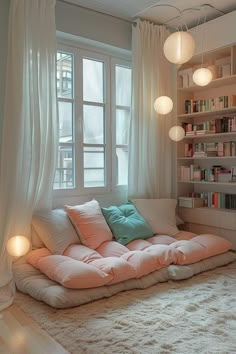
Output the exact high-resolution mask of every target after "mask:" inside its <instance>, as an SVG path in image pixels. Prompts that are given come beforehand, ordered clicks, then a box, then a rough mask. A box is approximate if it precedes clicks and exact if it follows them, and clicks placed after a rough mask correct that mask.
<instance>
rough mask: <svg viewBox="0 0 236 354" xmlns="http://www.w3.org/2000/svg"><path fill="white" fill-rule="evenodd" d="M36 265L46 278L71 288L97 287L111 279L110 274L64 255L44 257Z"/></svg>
mask: <svg viewBox="0 0 236 354" xmlns="http://www.w3.org/2000/svg"><path fill="white" fill-rule="evenodd" d="M94 262H95V261H94ZM38 265H39V269H40V270H41V272H43V273H44V274H46V275H47V276H48V278H50V279H52V280H54V281H56V282H58V283H60V284H61V285H63V286H64V287H66V288H71V289H85V288H86V289H88V288H94V287H99V286H102V285H105V284H107V283H109V282H110V281H111V280H112V279H113V276H112V275H111V274H107V273H105V272H103V271H101V270H99V269H98V268H96V267H93V266H91V265H89V264H86V263H83V262H80V261H75V260H74V259H71V258H69V257H66V256H57V255H52V256H48V257H44V258H42V259H41V260H40V261H39V262H38Z"/></svg>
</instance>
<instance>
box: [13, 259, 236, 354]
mask: <svg viewBox="0 0 236 354" xmlns="http://www.w3.org/2000/svg"><path fill="white" fill-rule="evenodd" d="M15 303H16V304H17V305H18V306H19V307H20V308H21V309H22V310H23V311H24V312H25V313H26V314H28V315H29V316H30V317H31V318H32V319H33V320H34V321H35V322H36V323H37V324H38V325H39V326H40V327H41V328H42V329H44V330H45V331H46V332H47V333H48V334H49V335H51V336H52V337H53V338H54V339H55V340H56V341H58V342H59V343H60V344H61V345H62V346H63V347H64V348H65V349H67V350H68V351H69V352H70V353H72V354H82V353H83V354H113V353H119V354H159V353H160V354H172V353H173V354H174V353H178V354H194V353H197V354H233V353H236V263H235V262H234V263H231V264H229V265H228V266H225V267H220V268H217V269H215V270H213V271H208V272H205V273H202V274H199V275H197V276H194V277H193V278H191V279H188V280H184V281H178V282H175V281H169V282H168V283H162V284H157V285H155V286H152V287H150V288H148V289H144V290H131V291H127V292H123V293H119V294H117V295H115V296H113V297H111V298H108V299H102V300H98V301H95V302H93V303H90V304H86V305H82V306H80V307H75V308H71V309H65V310H64V309H63V310H57V309H54V308H51V307H49V306H48V305H45V304H43V303H40V302H38V301H36V300H34V299H32V298H31V297H29V296H28V295H24V294H21V293H17V296H16V300H15Z"/></svg>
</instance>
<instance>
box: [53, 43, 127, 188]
mask: <svg viewBox="0 0 236 354" xmlns="http://www.w3.org/2000/svg"><path fill="white" fill-rule="evenodd" d="M57 99H58V108H59V132H58V133H59V134H58V135H59V148H58V159H57V168H56V174H55V180H54V189H57V190H58V189H59V190H63V193H67V192H66V191H69V190H73V193H74V192H75V190H76V191H77V192H78V194H84V193H91V191H93V192H94V191H96V192H99V191H101V192H105V191H110V190H112V189H114V188H117V187H121V186H125V185H127V181H128V138H129V125H130V105H131V68H130V63H129V62H126V61H124V60H120V59H117V58H114V57H111V56H108V55H101V54H98V53H95V52H92V51H84V50H82V49H75V48H61V49H59V50H58V52H57Z"/></svg>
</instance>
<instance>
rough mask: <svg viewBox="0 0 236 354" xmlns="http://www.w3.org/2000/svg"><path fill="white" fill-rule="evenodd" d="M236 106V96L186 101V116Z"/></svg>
mask: <svg viewBox="0 0 236 354" xmlns="http://www.w3.org/2000/svg"><path fill="white" fill-rule="evenodd" d="M234 106H236V95H228V96H220V97H215V98H210V99H206V100H205V99H202V100H194V99H191V100H185V114H189V113H195V112H208V111H214V110H221V109H225V108H230V107H234Z"/></svg>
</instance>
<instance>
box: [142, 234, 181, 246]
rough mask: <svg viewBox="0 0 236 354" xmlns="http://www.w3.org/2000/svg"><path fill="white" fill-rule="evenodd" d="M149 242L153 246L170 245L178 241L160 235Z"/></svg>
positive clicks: (149, 239) (151, 238)
mask: <svg viewBox="0 0 236 354" xmlns="http://www.w3.org/2000/svg"><path fill="white" fill-rule="evenodd" d="M147 241H148V242H150V243H151V244H152V245H170V244H171V243H173V242H175V241H176V239H175V238H174V237H171V236H167V235H158V236H154V237H150V238H148V239H147Z"/></svg>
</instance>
